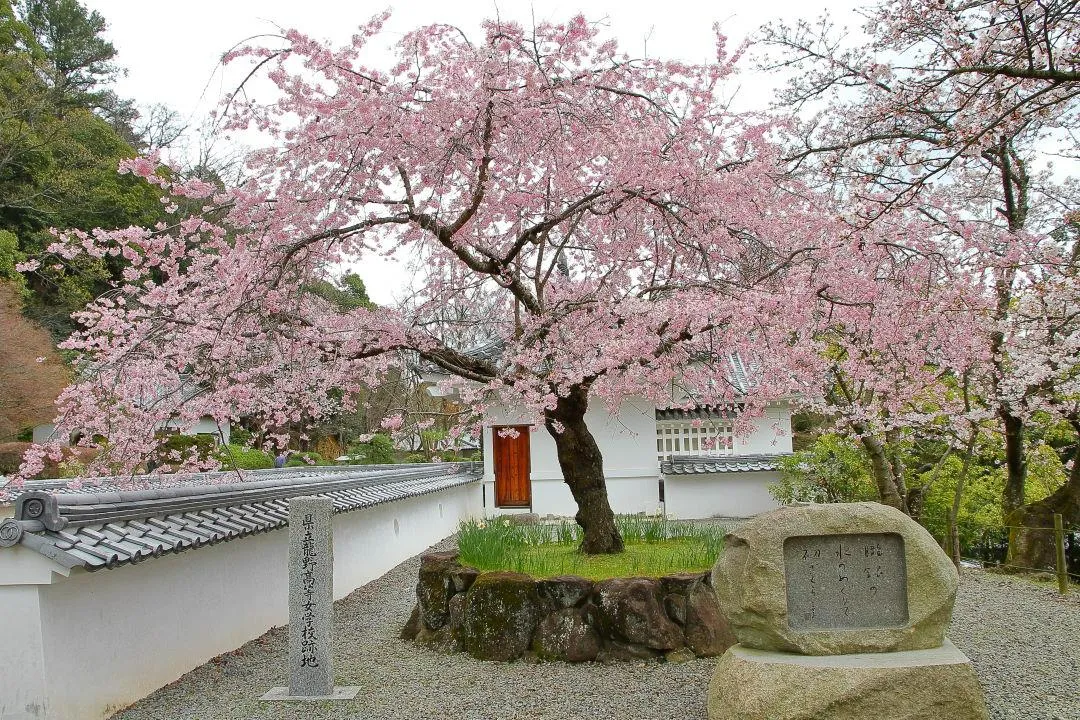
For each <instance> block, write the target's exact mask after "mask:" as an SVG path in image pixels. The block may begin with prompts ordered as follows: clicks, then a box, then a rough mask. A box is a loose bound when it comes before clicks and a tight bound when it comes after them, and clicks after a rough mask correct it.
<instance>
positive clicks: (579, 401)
mask: <svg viewBox="0 0 1080 720" xmlns="http://www.w3.org/2000/svg"><path fill="white" fill-rule="evenodd" d="M588 394H589V393H588V388H587V387H585V386H582V385H575V386H573V387H572V388H571V390H570V393H569V394H568V395H566V396H565V397H560V398H559V401H558V403H557V404H556V405H555V407H554V408H553V409H551V410H548V411H546V412H545V413H544V426H545V427H546V428H547V431H548V432H549V433H551V437H553V438H554V439H555V451H556V453H557V455H558V458H559V467H560V468H561V469H562V474H563V480H564V481H565V482H566V484H567V485H568V486H569V487H570V493H571V494H572V495H573V496H574V500H575V501H576V502H577V505H578V512H577V515H575V516H574V519H575V520H577V523H578V525H580V526H581V529H582V530H583V531H584V533H585V537H584V539H583V540H582V542H581V552H583V553H585V554H587V555H600V554H604V553H618V552H622V550H623V539H622V536H621V535H620V534H619V529H618V528H617V527H616V526H615V513H614V512H612V510H611V504H610V503H609V502H608V495H607V485H606V483H605V481H604V458H603V456H602V455H601V453H600V448H599V447H598V446H597V444H596V439H595V438H593V436H592V433H591V432H589V428H588V426H586V424H585V411H586V410H587V409H588V407H589V397H588Z"/></svg>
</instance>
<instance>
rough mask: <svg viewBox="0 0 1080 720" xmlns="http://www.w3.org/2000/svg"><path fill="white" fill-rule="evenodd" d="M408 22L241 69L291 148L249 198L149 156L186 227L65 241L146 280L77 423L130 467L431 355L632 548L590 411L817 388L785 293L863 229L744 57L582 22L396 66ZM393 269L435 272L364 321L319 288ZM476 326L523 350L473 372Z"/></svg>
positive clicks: (85, 342)
mask: <svg viewBox="0 0 1080 720" xmlns="http://www.w3.org/2000/svg"><path fill="white" fill-rule="evenodd" d="M384 20H385V16H379V17H376V18H375V19H373V20H372V21H371V22H369V23H368V24H366V25H364V26H363V27H361V28H360V30H359V31H358V32H357V34H356V35H355V36H354V38H353V41H352V43H351V44H349V45H347V46H345V47H342V48H331V47H327V46H325V45H323V44H321V43H318V42H316V41H314V40H312V39H310V38H308V37H306V36H304V35H303V34H301V33H299V32H295V31H291V32H288V33H287V34H285V35H284V36H283V38H282V44H281V46H280V47H273V48H271V47H261V46H253V47H248V48H245V49H242V50H239V51H237V52H234V53H231V54H230V55H229V56H227V57H226V61H227V62H247V63H250V64H251V66H252V70H251V72H252V73H253V74H256V73H257V74H261V75H265V77H266V78H269V80H271V81H272V82H273V83H274V85H275V86H276V90H277V95H276V96H275V97H274V98H273V99H271V100H269V101H266V102H263V103H258V102H256V101H255V100H254V99H251V98H248V97H247V96H246V95H243V94H241V93H238V94H236V95H235V96H233V97H232V98H231V101H230V102H229V103H228V105H227V107H226V108H225V109H224V118H223V121H224V123H225V125H226V127H228V128H231V129H241V128H246V129H256V130H259V131H262V132H263V133H265V135H266V136H267V137H268V138H269V140H270V141H271V142H270V143H269V144H268V146H267V147H266V148H265V149H263V150H259V151H256V152H254V153H253V154H252V155H251V156H250V157H249V158H248V164H247V171H248V174H249V179H248V180H247V181H245V182H244V183H242V184H241V185H240V186H239V187H236V188H233V189H229V190H227V191H222V190H219V189H218V188H216V187H214V186H213V185H210V184H209V183H206V182H203V181H200V180H198V179H187V180H183V179H179V178H177V177H176V176H175V175H173V174H171V173H170V172H169V171H168V169H166V168H161V167H159V166H158V164H157V163H156V161H155V159H154V158H152V157H151V158H141V159H137V160H134V161H131V162H127V163H125V164H124V165H123V167H122V170H123V171H124V172H131V173H135V174H137V175H139V176H141V177H143V178H145V179H146V180H147V181H148V182H151V183H154V184H155V185H157V186H159V187H160V188H161V191H162V195H163V202H164V203H165V206H166V209H167V210H169V211H170V212H171V213H172V214H173V216H174V220H173V221H172V222H166V223H161V224H159V225H157V226H156V227H150V228H140V227H131V228H126V229H122V230H118V231H112V232H104V231H96V232H93V233H81V232H73V233H69V234H66V235H63V236H61V237H60V238H58V241H57V243H56V244H55V245H54V246H53V247H52V248H51V252H53V253H55V255H57V256H59V257H60V258H73V257H76V256H78V255H81V254H88V255H91V256H96V257H97V256H121V257H123V258H124V259H126V260H127V261H128V262H129V267H128V268H127V269H126V270H125V274H124V284H123V285H122V286H119V287H117V288H116V290H115V292H112V293H109V294H108V295H106V296H104V297H101V298H99V299H98V300H97V301H95V302H94V303H92V304H91V305H90V306H89V307H88V308H87V309H86V310H85V312H83V313H82V314H81V316H80V320H81V322H82V323H83V327H84V329H83V330H82V331H80V332H78V333H76V334H75V335H74V336H73V337H72V338H71V339H69V340H68V341H67V342H66V345H65V346H66V347H67V348H69V349H72V350H76V351H79V352H80V353H82V354H83V360H82V369H83V376H82V377H83V379H82V380H81V381H80V382H79V383H78V384H76V385H75V386H73V387H71V388H70V389H69V390H67V391H66V392H65V393H64V395H63V396H62V398H61V400H60V401H59V408H60V414H61V417H60V423H61V425H62V426H65V427H77V428H81V429H83V430H84V432H85V436H86V437H88V438H92V437H95V436H102V437H105V438H107V439H108V443H107V447H106V450H107V456H108V457H107V459H105V460H103V461H102V462H108V463H112V466H113V467H116V466H119V467H122V468H125V469H127V470H130V469H132V468H134V467H136V465H137V463H138V462H139V461H140V459H141V458H143V457H145V456H146V455H148V454H149V453H150V452H151V451H152V448H153V445H154V440H153V429H154V428H155V427H156V426H157V425H159V424H160V423H162V422H165V421H166V420H170V421H172V422H173V423H179V424H182V423H183V422H188V421H194V420H195V419H196V418H198V417H202V416H206V415H210V416H212V417H214V418H216V419H218V420H226V419H235V418H237V417H240V416H244V417H249V418H257V419H259V420H261V421H262V422H263V423H264V424H265V425H266V426H267V427H275V426H284V425H287V424H288V423H289V422H291V421H295V420H297V419H299V418H311V417H314V418H318V417H321V416H324V415H325V414H326V413H328V412H334V411H336V410H339V409H340V408H342V407H348V406H349V403H351V402H354V401H353V400H352V398H354V397H355V396H356V395H358V394H359V393H360V391H361V390H362V389H363V388H364V387H371V386H375V385H377V384H378V383H379V381H380V380H381V379H383V378H385V377H386V375H387V373H388V372H390V370H391V368H394V367H396V366H400V365H401V364H402V363H403V362H405V361H406V359H407V358H408V357H419V358H420V359H421V360H422V361H424V362H427V363H432V364H434V365H436V366H438V367H439V368H442V369H443V370H444V371H445V372H446V373H448V374H449V375H451V376H453V378H455V379H454V380H453V381H451V382H452V383H454V384H456V385H457V389H458V392H459V393H460V395H461V397H462V399H463V401H464V402H465V403H466V404H467V405H469V406H470V407H471V408H472V409H473V415H472V419H471V420H470V422H477V421H478V419H479V418H480V416H481V415H482V413H483V412H484V410H485V408H487V407H490V406H491V404H492V403H502V404H507V405H514V406H518V407H521V408H523V409H524V410H526V411H527V412H528V413H530V414H531V415H532V417H533V418H534V421H535V423H537V424H539V425H543V427H544V428H545V429H546V430H547V431H548V432H549V433H551V435H552V436H553V438H554V441H555V445H556V448H557V453H558V459H559V463H560V466H561V468H562V472H563V477H564V478H565V481H566V483H567V485H568V486H569V488H570V490H571V492H572V494H573V497H574V499H575V500H576V501H577V504H578V508H579V512H578V514H577V520H578V522H579V523H580V524H581V525H582V527H583V528H584V541H583V544H582V550H583V551H584V552H588V553H601V552H616V551H619V550H620V549H621V548H622V539H621V538H620V537H619V534H618V531H617V529H616V527H615V525H614V519H613V515H612V511H611V507H610V504H609V502H608V498H607V491H606V487H605V482H604V473H603V458H602V456H601V452H600V449H599V448H598V446H597V444H596V441H595V440H594V438H593V436H592V434H591V433H590V431H589V428H588V427H587V426H586V424H585V420H584V418H585V413H586V410H587V408H588V407H589V405H590V403H593V402H604V403H606V404H608V405H609V406H610V407H615V406H617V404H618V403H619V402H620V400H621V399H623V398H625V397H627V396H630V395H634V396H642V395H643V396H645V397H646V398H649V399H652V400H655V401H657V402H662V403H666V404H670V402H671V396H670V388H671V386H672V383H674V382H678V383H679V384H681V385H682V386H683V387H685V388H687V389H689V390H690V394H691V397H692V399H693V400H695V401H699V402H709V403H727V402H732V401H733V400H734V398H735V388H734V385H733V384H732V383H730V382H727V375H726V373H725V370H726V368H727V363H728V358H729V353H731V352H740V353H741V354H742V355H743V356H744V357H745V358H746V359H747V361H748V363H749V364H750V365H751V366H752V367H756V368H759V369H760V370H761V372H759V373H757V374H756V375H755V377H754V379H753V382H752V387H750V388H749V389H748V390H747V392H746V393H745V395H741V396H740V398H739V399H740V402H743V403H745V405H746V406H747V408H748V411H749V412H752V411H753V408H754V407H755V406H756V405H758V404H760V403H761V402H763V401H764V400H765V399H767V398H769V397H774V396H776V395H779V394H782V393H784V392H786V391H788V390H790V389H791V388H790V387H789V385H790V383H789V381H790V379H791V374H790V373H781V372H766V370H767V369H768V368H770V367H779V365H778V364H776V363H777V362H778V361H776V360H774V359H770V357H771V356H770V354H769V352H768V347H767V345H766V344H765V339H766V338H767V337H768V333H767V332H765V330H764V328H766V326H767V325H768V324H769V323H770V322H772V321H773V320H774V319H776V318H783V317H788V316H789V315H790V316H791V317H792V318H794V317H795V316H796V315H797V314H798V312H797V311H796V309H795V308H794V305H793V304H792V303H793V302H794V298H795V297H796V294H795V293H786V294H785V293H783V292H781V291H780V290H781V288H782V287H784V286H785V284H786V283H798V282H802V283H803V286H805V280H806V274H807V273H808V272H810V271H811V270H812V268H810V267H809V266H808V265H807V263H806V260H807V258H809V257H810V256H811V255H812V254H814V253H824V252H828V250H829V248H831V247H832V245H833V243H832V238H833V237H834V234H833V228H834V227H835V225H836V223H835V218H834V217H833V216H831V215H830V214H829V213H828V212H822V211H821V208H820V207H818V205H817V200H816V199H815V196H814V195H813V193H810V192H807V191H805V189H803V188H800V187H799V186H798V184H797V183H795V182H794V181H792V180H790V178H788V177H786V176H785V174H784V173H782V172H780V171H779V166H778V163H777V152H778V151H777V149H776V148H775V147H774V146H773V145H772V144H770V142H769V141H768V140H767V134H768V132H769V126H768V125H761V124H755V123H754V122H751V121H750V120H749V119H747V118H744V117H740V116H737V115H733V114H732V113H730V112H729V111H728V110H727V109H726V108H725V107H724V106H723V105H722V104H721V103H719V102H718V101H717V98H718V95H719V93H718V87H719V85H720V84H721V83H722V81H723V80H724V78H725V77H727V76H728V75H729V74H731V72H732V64H733V62H734V61H735V60H736V59H737V55H738V53H735V54H734V55H731V56H729V55H728V54H727V53H726V52H725V51H724V43H723V38H722V37H720V38H719V43H718V45H719V50H718V60H717V62H715V63H712V64H707V65H692V64H687V63H680V62H674V61H665V60H658V59H651V58H649V59H634V58H632V57H630V56H628V55H626V54H624V53H621V52H620V51H619V49H618V47H617V46H616V44H615V42H614V41H611V40H606V41H605V40H602V39H601V38H600V37H599V35H598V30H597V29H596V28H595V27H594V26H591V25H590V24H589V23H587V22H586V21H585V20H584V19H583V18H581V17H575V18H572V19H571V20H569V21H568V22H566V23H562V24H542V25H539V26H537V27H536V28H535V29H533V30H532V31H530V32H526V31H525V30H523V29H522V28H521V27H519V26H517V25H514V24H509V23H504V22H488V23H486V24H485V25H484V30H485V36H484V37H483V38H481V39H479V40H478V41H476V42H474V41H473V40H470V39H469V38H467V37H466V36H465V34H464V33H462V32H461V31H460V30H458V29H457V28H454V27H449V26H442V25H435V26H428V27H424V28H420V29H419V30H416V31H415V32H412V33H409V34H408V35H406V36H405V37H404V38H403V39H402V40H401V41H400V43H398V44H397V45H396V47H395V51H394V52H395V59H394V61H393V64H392V65H390V66H389V67H384V68H380V67H373V66H369V65H368V64H365V63H364V62H363V61H362V57H364V56H365V54H366V52H367V50H368V49H369V46H370V45H371V43H372V42H373V40H374V39H375V38H376V37H378V33H379V30H380V28H381V26H382V23H383V22H384ZM180 208H185V209H186V208H195V210H194V211H191V212H188V211H186V210H181V209H180ZM393 251H399V252H402V253H404V254H411V255H412V256H413V257H415V258H419V259H421V260H422V262H423V263H424V264H425V266H426V267H425V269H424V271H423V276H422V278H420V279H419V281H418V283H417V287H418V288H419V290H418V291H417V292H416V293H415V294H414V295H413V297H411V298H410V301H409V303H407V304H406V305H404V306H402V307H400V308H397V309H387V308H381V309H378V310H375V311H373V310H369V309H367V308H362V307H361V308H356V309H353V310H350V311H348V312H345V313H342V312H339V311H337V309H335V308H331V307H329V306H328V304H327V303H326V302H325V301H324V300H322V299H321V298H319V297H317V296H316V295H313V294H312V293H310V292H306V291H305V288H306V287H310V286H311V284H312V283H313V282H315V281H317V280H318V279H320V278H322V277H324V276H325V275H327V274H328V273H329V272H330V271H331V270H332V269H333V268H335V267H337V266H338V265H340V264H341V263H344V262H353V263H359V265H360V266H361V267H362V265H363V262H364V259H365V258H368V257H372V256H374V255H375V254H378V253H384V252H393ZM448 308H450V309H453V312H452V313H449V314H448V312H447V309H448ZM470 308H471V312H472V313H473V317H472V318H471V319H469V318H467V317H463V316H462V313H466V314H467V313H468V312H469V311H470ZM448 317H453V323H457V324H461V325H464V324H467V323H465V322H464V321H466V320H467V321H468V323H472V325H474V326H475V325H478V324H482V325H483V326H484V327H486V328H488V329H489V332H490V333H491V335H492V336H494V337H497V338H498V341H499V344H500V347H501V349H500V352H499V353H497V354H496V355H486V356H485V355H480V354H476V353H470V352H468V350H469V349H470V348H469V347H466V346H464V345H461V344H458V343H456V342H454V338H455V337H459V336H460V333H455V332H452V331H451V328H449V327H448V319H447V318H448ZM478 321H479V322H478ZM466 335H468V333H466ZM781 349H783V348H781ZM785 351H786V350H785ZM692 361H693V362H692ZM399 421H400V419H399V418H389V419H387V421H386V423H385V426H386V427H388V428H389V429H393V427H392V426H393V425H394V424H395V423H396V422H399ZM47 452H49V449H48V448H38V449H37V450H36V451H35V452H34V453H31V454H30V456H29V457H28V459H27V461H26V464H25V467H24V472H33V470H34V469H35V467H36V464H38V463H40V460H41V457H42V456H43V455H44V454H45V453H47ZM190 462H191V464H194V463H196V462H197V461H196V460H195V459H192V460H191V461H190Z"/></svg>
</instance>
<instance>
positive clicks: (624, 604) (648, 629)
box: [593, 578, 685, 650]
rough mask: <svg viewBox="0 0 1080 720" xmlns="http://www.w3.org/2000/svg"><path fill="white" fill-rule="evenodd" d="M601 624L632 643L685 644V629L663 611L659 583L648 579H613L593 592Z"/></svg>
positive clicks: (654, 645) (662, 647)
mask: <svg viewBox="0 0 1080 720" xmlns="http://www.w3.org/2000/svg"><path fill="white" fill-rule="evenodd" d="M593 600H594V602H595V603H596V607H597V615H598V617H599V620H600V623H601V625H602V626H603V627H604V628H605V629H608V630H611V631H614V633H616V634H617V635H618V636H621V637H622V638H624V639H625V640H627V641H629V642H630V643H633V644H636V645H642V646H644V647H646V648H652V649H654V650H674V649H675V648H678V647H682V646H683V645H685V640H684V638H683V630H682V628H681V627H679V626H678V625H677V624H675V623H674V622H673V621H672V620H671V619H670V618H669V617H668V616H667V613H665V612H664V608H663V605H662V604H661V601H660V584H659V583H658V582H657V581H655V580H651V579H646V578H613V579H611V580H604V581H603V582H599V583H597V584H596V591H595V592H594V594H593Z"/></svg>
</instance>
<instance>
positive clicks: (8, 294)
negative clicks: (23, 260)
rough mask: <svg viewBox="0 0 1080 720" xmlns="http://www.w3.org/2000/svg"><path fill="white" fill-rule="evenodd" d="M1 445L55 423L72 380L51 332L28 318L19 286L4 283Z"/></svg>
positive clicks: (0, 293)
mask: <svg viewBox="0 0 1080 720" xmlns="http://www.w3.org/2000/svg"><path fill="white" fill-rule="evenodd" d="M0 336H2V342H0V388H2V392H0V443H4V442H10V441H13V440H16V439H20V438H19V435H20V434H21V432H22V431H23V429H24V428H28V427H33V426H34V425H37V424H39V423H45V422H49V421H50V420H52V418H53V416H54V415H55V411H56V409H55V407H54V405H53V403H54V402H55V401H56V398H57V396H58V395H59V394H60V392H61V391H62V390H63V389H64V387H66V386H67V384H68V383H69V382H70V381H71V377H70V374H69V372H68V369H67V367H66V366H65V365H64V363H63V361H62V360H61V359H60V356H59V354H58V353H57V352H56V347H55V345H54V344H53V341H52V338H51V337H50V336H49V334H48V333H47V332H45V330H43V329H42V328H40V327H38V326H35V325H34V324H33V323H31V322H30V321H28V320H27V319H26V318H25V317H23V315H22V297H21V293H20V292H19V289H18V286H17V285H16V284H15V283H13V282H11V281H8V280H2V279H0Z"/></svg>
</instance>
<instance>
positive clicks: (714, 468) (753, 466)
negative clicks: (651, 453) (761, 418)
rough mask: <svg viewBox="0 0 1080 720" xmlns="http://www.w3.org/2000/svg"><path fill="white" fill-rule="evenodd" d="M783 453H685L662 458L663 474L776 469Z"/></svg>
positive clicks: (661, 467) (661, 468) (661, 469)
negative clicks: (670, 457)
mask: <svg viewBox="0 0 1080 720" xmlns="http://www.w3.org/2000/svg"><path fill="white" fill-rule="evenodd" d="M781 457H784V455H716V456H712V455H687V456H683V457H675V458H672V459H670V460H664V461H663V462H661V463H660V471H661V472H662V473H663V474H664V475H699V474H706V473H737V472H761V471H766V470H776V469H777V468H779V467H780V464H779V460H780V458H781Z"/></svg>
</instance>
